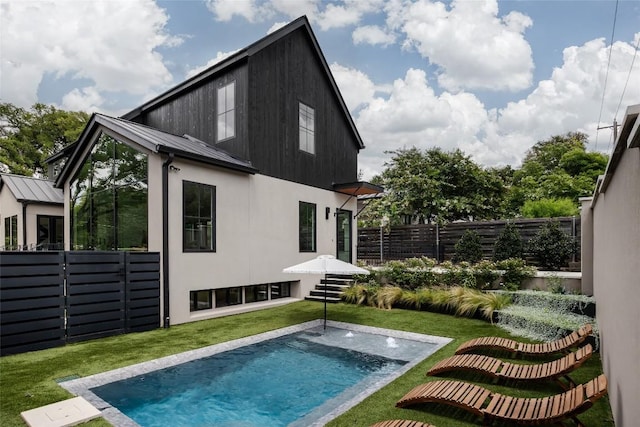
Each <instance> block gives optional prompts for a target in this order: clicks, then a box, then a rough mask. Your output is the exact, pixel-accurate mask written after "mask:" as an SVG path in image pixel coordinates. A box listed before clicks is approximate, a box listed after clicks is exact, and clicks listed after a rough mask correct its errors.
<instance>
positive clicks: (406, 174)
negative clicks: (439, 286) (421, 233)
mask: <svg viewBox="0 0 640 427" xmlns="http://www.w3.org/2000/svg"><path fill="white" fill-rule="evenodd" d="M390 154H392V155H393V157H392V159H391V161H390V162H389V163H387V164H386V165H385V166H386V169H385V170H384V172H383V173H382V175H381V179H382V183H381V184H382V185H383V186H384V188H385V191H386V194H385V197H384V198H383V199H381V200H380V201H379V202H377V204H376V208H375V209H374V210H372V211H370V214H371V216H374V213H375V215H377V216H378V218H381V217H383V216H386V217H387V218H389V220H390V223H391V224H399V223H402V221H403V218H404V217H405V216H410V217H411V218H412V219H413V220H416V221H417V222H420V223H424V222H426V223H434V222H439V223H445V222H449V221H455V220H470V219H476V220H479V219H492V218H495V217H496V216H497V215H498V214H497V213H496V210H497V209H498V207H499V206H500V205H501V202H502V196H503V193H504V185H503V183H502V180H501V179H500V177H499V176H498V175H497V174H495V173H492V172H491V171H486V170H484V169H483V168H481V167H480V166H478V165H477V164H476V163H474V162H473V161H472V160H471V159H470V158H469V157H468V156H466V155H465V154H464V153H463V152H462V151H460V150H455V151H452V152H445V151H442V150H441V149H439V148H432V149H429V150H426V151H421V150H419V149H418V148H415V147H414V148H411V149H403V150H398V151H392V152H390Z"/></svg>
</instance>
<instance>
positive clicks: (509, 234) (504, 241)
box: [493, 222, 522, 261]
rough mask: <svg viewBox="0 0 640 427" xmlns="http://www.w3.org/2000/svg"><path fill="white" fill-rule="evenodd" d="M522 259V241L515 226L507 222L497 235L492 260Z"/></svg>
mask: <svg viewBox="0 0 640 427" xmlns="http://www.w3.org/2000/svg"><path fill="white" fill-rule="evenodd" d="M509 258H522V239H521V238H520V232H519V231H518V227H516V225H515V224H513V223H511V222H508V223H506V224H505V226H504V228H503V229H502V231H501V232H500V234H499V235H498V238H497V239H496V243H495V246H494V248H493V260H494V261H503V260H505V259H509Z"/></svg>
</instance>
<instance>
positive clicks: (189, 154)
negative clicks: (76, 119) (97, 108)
mask: <svg viewBox="0 0 640 427" xmlns="http://www.w3.org/2000/svg"><path fill="white" fill-rule="evenodd" d="M100 127H102V128H103V129H107V130H110V131H112V132H113V133H114V134H115V136H116V137H117V136H118V135H119V136H121V137H123V138H126V139H128V140H130V141H132V142H134V143H136V144H138V145H140V146H141V147H144V148H146V149H147V150H149V151H151V152H153V153H164V154H173V155H175V156H177V157H181V158H185V159H190V160H195V161H198V162H202V163H206V164H210V165H214V166H219V167H222V168H226V169H232V170H236V171H240V172H246V173H250V174H254V173H256V172H258V170H257V169H256V168H254V167H253V166H252V165H251V162H250V161H248V160H244V159H239V158H237V157H234V156H232V155H231V154H229V153H227V152H226V151H223V150H220V149H218V148H215V147H212V146H211V145H208V144H206V143H205V142H203V141H201V140H199V139H197V138H194V137H191V136H189V135H184V136H178V135H173V134H170V133H167V132H162V131H160V130H158V129H155V128H152V127H149V126H145V125H142V124H140V123H135V122H131V121H129V120H124V119H117V118H114V117H109V116H105V115H103V114H93V115H92V116H91V119H89V123H87V126H86V127H85V129H84V130H83V131H82V134H81V135H80V137H79V138H78V141H77V143H76V144H75V146H74V151H73V153H72V154H71V156H70V157H69V160H68V161H67V163H66V164H65V166H64V168H63V170H62V172H61V173H60V174H59V175H58V177H57V178H56V182H55V185H56V186H57V187H62V185H63V183H64V181H65V180H66V179H67V178H68V177H67V175H68V174H69V173H70V172H71V170H72V165H75V164H76V163H77V162H79V161H81V160H82V159H81V156H82V153H83V151H84V149H85V145H86V144H88V143H89V142H90V141H91V135H93V134H94V133H95V132H96V131H99V129H100Z"/></svg>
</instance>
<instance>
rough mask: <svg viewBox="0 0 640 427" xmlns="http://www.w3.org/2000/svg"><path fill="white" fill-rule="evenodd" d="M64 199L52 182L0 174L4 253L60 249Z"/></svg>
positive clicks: (1, 245) (0, 210)
mask: <svg viewBox="0 0 640 427" xmlns="http://www.w3.org/2000/svg"><path fill="white" fill-rule="evenodd" d="M63 207H64V195H63V193H62V190H61V189H59V188H55V187H54V186H53V182H52V181H48V180H44V179H37V178H31V177H28V176H20V175H11V174H0V222H1V231H0V233H2V240H0V242H1V243H0V247H2V248H3V249H4V250H8V251H15V250H55V249H62V247H63V239H64V234H63V219H64V211H63Z"/></svg>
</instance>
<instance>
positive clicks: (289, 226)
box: [150, 161, 356, 324]
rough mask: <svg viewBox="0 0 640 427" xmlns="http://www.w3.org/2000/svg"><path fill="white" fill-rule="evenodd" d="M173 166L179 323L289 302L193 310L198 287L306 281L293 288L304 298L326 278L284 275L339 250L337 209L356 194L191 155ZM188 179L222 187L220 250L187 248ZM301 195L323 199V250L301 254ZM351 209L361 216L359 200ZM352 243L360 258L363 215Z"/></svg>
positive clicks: (174, 315) (174, 289)
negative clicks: (358, 236) (227, 166)
mask: <svg viewBox="0 0 640 427" xmlns="http://www.w3.org/2000/svg"><path fill="white" fill-rule="evenodd" d="M173 165H174V166H175V167H177V168H179V169H180V170H179V171H173V172H171V173H170V174H169V194H170V196H169V197H170V202H169V209H170V212H169V221H170V231H169V242H170V243H169V246H170V255H169V256H170V287H171V291H170V292H171V296H170V301H171V305H170V317H171V324H177V323H184V322H188V321H193V320H199V319H203V318H209V317H214V316H218V315H220V314H227V313H229V312H234V311H237V310H241V309H242V310H244V309H249V308H259V307H262V306H265V305H269V304H273V303H281V302H282V301H273V302H262V303H252V304H250V305H247V306H245V307H239V306H234V307H225V308H220V309H216V308H214V309H211V310H205V311H198V312H194V313H191V312H190V311H189V292H190V291H192V290H205V289H217V288H228V287H234V286H247V285H256V284H265V283H273V282H285V281H297V280H300V285H294V286H292V288H291V296H292V297H293V298H302V297H304V296H305V295H307V294H308V292H309V290H310V289H311V288H313V287H314V286H315V284H317V283H318V280H319V279H320V277H317V276H315V277H314V276H308V275H300V276H296V275H291V274H284V273H282V269H283V268H285V267H288V266H290V265H293V264H297V263H300V262H304V261H307V260H309V259H312V258H315V257H316V256H318V255H321V254H331V255H336V217H335V215H334V214H333V213H334V212H335V211H336V209H337V208H338V207H340V206H341V205H342V204H343V203H344V202H345V200H347V198H348V196H346V195H342V194H339V193H334V192H332V191H327V190H321V189H317V188H313V187H308V186H304V185H301V184H296V183H293V182H289V181H284V180H280V179H276V178H271V177H267V176H264V175H258V174H256V175H247V174H244V173H236V172H231V171H229V170H224V169H218V168H212V167H205V166H202V165H198V164H195V163H188V162H184V161H175V162H174V163H173ZM185 180H186V181H193V182H198V183H202V184H208V185H213V186H215V187H216V252H215V253H209V252H207V253H192V252H187V253H185V252H183V251H182V183H183V181H185ZM154 197H155V196H154ZM300 201H302V202H308V203H315V204H316V218H317V251H316V252H314V253H301V252H299V248H298V203H299V202H300ZM327 207H329V208H330V209H331V214H330V215H329V219H326V217H325V208H327ZM343 209H347V210H351V211H353V214H355V213H356V212H355V209H356V200H355V198H354V199H352V200H351V201H349V203H347V205H346V206H345V207H344V208H343ZM351 241H352V248H353V251H354V256H355V244H354V242H355V241H356V230H355V221H353V227H352V239H351ZM150 243H151V242H150ZM150 249H151V250H154V249H152V248H151V247H150Z"/></svg>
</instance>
